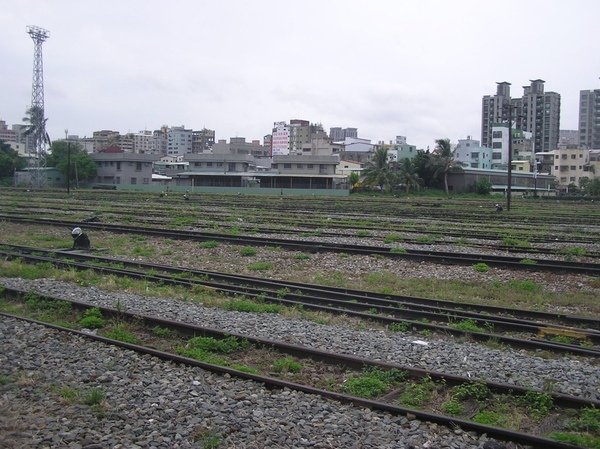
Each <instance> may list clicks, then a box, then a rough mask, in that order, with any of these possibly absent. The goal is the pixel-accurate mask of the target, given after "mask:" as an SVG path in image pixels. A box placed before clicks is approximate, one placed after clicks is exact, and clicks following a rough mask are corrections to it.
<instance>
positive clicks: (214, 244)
mask: <svg viewBox="0 0 600 449" xmlns="http://www.w3.org/2000/svg"><path fill="white" fill-rule="evenodd" d="M199 246H200V248H204V249H211V248H216V247H217V246H219V242H217V241H215V240H207V241H205V242H201V243H200V245H199Z"/></svg>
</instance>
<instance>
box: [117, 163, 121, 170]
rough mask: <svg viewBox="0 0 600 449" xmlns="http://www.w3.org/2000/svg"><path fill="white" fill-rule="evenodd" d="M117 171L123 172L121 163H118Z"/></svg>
mask: <svg viewBox="0 0 600 449" xmlns="http://www.w3.org/2000/svg"><path fill="white" fill-rule="evenodd" d="M117 170H121V162H117Z"/></svg>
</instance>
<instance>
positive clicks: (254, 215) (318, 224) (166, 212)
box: [0, 202, 597, 251]
mask: <svg viewBox="0 0 600 449" xmlns="http://www.w3.org/2000/svg"><path fill="white" fill-rule="evenodd" d="M1 204H2V203H0V205H1ZM4 205H5V206H8V207H11V203H10V202H5V204H4ZM184 206H187V208H188V209H189V207H190V204H189V203H188V204H179V203H177V202H176V203H175V204H172V203H170V204H161V211H160V212H156V211H146V213H145V214H144V216H145V217H153V219H155V220H157V222H160V219H161V218H162V219H167V217H172V216H173V214H179V213H181V208H182V207H184ZM36 207H39V208H41V209H42V210H51V211H55V212H58V213H61V214H65V213H69V214H71V213H86V214H96V213H97V212H98V208H95V207H93V206H90V205H87V206H86V207H85V208H83V207H80V206H79V207H75V206H73V205H71V206H67V207H66V208H65V205H64V204H60V205H59V204H57V205H53V204H48V203H45V204H35V203H33V204H32V203H27V210H26V212H28V213H31V208H34V209H35V208H36ZM195 207H202V208H203V209H206V207H207V206H206V205H205V204H204V203H202V204H201V206H200V205H196V206H195ZM220 207H223V205H220ZM17 210H21V208H20V207H18V208H17ZM100 210H101V211H102V213H108V214H111V215H116V216H119V215H123V216H126V217H129V215H131V214H133V215H134V216H135V215H136V214H137V211H136V210H134V209H132V206H131V205H128V204H112V205H111V206H110V207H107V206H105V205H103V206H101V209H100ZM243 210H244V216H245V217H246V220H245V221H247V222H249V223H251V224H252V225H254V226H257V225H261V227H262V228H265V226H264V223H273V222H274V221H277V222H278V223H280V224H288V225H291V226H292V227H299V226H300V227H304V228H307V229H312V230H318V229H319V228H322V227H336V228H340V229H347V230H357V231H369V230H371V231H382V230H385V231H388V232H408V233H418V234H423V235H432V236H437V237H438V238H439V237H440V236H441V237H457V238H461V237H465V232H464V230H463V229H462V228H463V227H464V219H465V217H461V218H462V220H463V221H461V222H457V221H456V220H454V219H450V218H448V217H433V218H434V219H435V220H436V221H438V222H439V223H444V227H443V229H441V228H440V229H434V228H432V226H431V222H430V221H429V222H427V223H423V225H422V226H421V225H419V224H410V225H408V224H406V223H403V222H397V221H396V220H397V218H396V217H395V216H393V217H389V218H386V219H384V220H383V221H382V220H381V219H380V220H379V223H377V224H368V223H369V222H372V217H370V216H368V215H361V214H358V213H352V214H350V213H340V212H336V213H332V214H328V215H327V216H325V215H323V216H322V217H319V216H317V217H316V218H315V217H314V213H315V212H314V211H312V210H310V209H307V210H306V211H298V210H294V211H293V212H292V213H288V214H286V216H282V215H281V213H275V211H269V210H268V209H267V210H265V209H258V208H253V207H248V208H245V209H243ZM309 212H310V215H311V216H313V217H312V218H310V219H309V218H307V214H308V213H309ZM5 213H6V214H7V215H13V216H14V215H15V214H20V215H23V212H20V213H17V212H15V211H12V212H11V211H9V210H8V208H6V209H5ZM196 213H199V212H198V211H196ZM193 214H194V213H193V212H192V214H191V216H192V217H193ZM206 217H210V219H215V220H217V221H218V222H219V223H221V225H220V226H222V225H223V224H225V223H226V222H227V221H228V220H231V215H230V214H229V215H228V213H227V212H215V211H206V210H203V211H202V212H201V217H200V218H206ZM406 218H407V217H406V216H404V215H403V216H402V220H403V221H405V220H406ZM418 218H419V219H420V220H423V219H428V218H431V217H427V216H421V217H418ZM496 218H497V216H496V215H490V216H486V217H485V219H483V220H482V219H480V220H473V219H468V221H469V224H470V226H471V227H470V228H469V232H468V237H470V238H478V239H482V240H495V241H502V240H503V239H504V238H506V236H507V234H508V235H513V234H514V235H515V236H516V238H518V235H519V233H520V232H525V233H526V234H527V235H526V239H527V241H528V242H530V243H555V242H556V241H560V242H562V243H572V244H578V243H579V244H582V243H590V242H592V241H597V237H596V233H595V232H593V230H589V231H588V232H587V233H586V234H587V235H575V234H574V232H573V229H572V228H571V227H564V226H561V228H560V229H559V228H557V227H554V228H553V229H552V230H546V231H542V230H540V229H538V230H536V231H535V235H531V226H534V225H535V223H532V222H530V220H529V219H526V220H524V221H523V222H519V221H517V220H514V221H512V222H510V223H508V226H509V227H507V229H506V231H499V230H493V229H490V225H494V223H496V221H497V220H496ZM358 223H360V224H358ZM382 223H383V224H382ZM545 224H546V225H547V224H548V222H546V223H545ZM233 226H236V225H233ZM589 226H592V227H593V226H595V225H594V221H593V219H592V220H591V221H590V222H589ZM456 227H460V228H461V229H459V230H456V229H455V228H456ZM478 227H481V228H482V229H477V228H478ZM275 229H276V230H278V231H279V232H280V233H281V232H285V231H284V230H282V228H275ZM266 231H267V232H268V230H266ZM504 246H505V247H506V248H505V249H506V250H508V251H510V250H515V249H516V250H518V249H523V248H514V247H511V246H509V245H504ZM532 250H533V251H535V249H532Z"/></svg>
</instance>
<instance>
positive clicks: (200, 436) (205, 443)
mask: <svg viewBox="0 0 600 449" xmlns="http://www.w3.org/2000/svg"><path fill="white" fill-rule="evenodd" d="M193 440H194V442H196V443H200V447H201V448H202V449H217V448H218V447H219V446H220V445H221V437H220V436H219V435H218V434H217V433H215V432H213V431H210V430H202V431H200V432H197V433H196V434H195V435H194V436H193Z"/></svg>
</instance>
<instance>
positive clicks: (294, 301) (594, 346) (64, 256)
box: [0, 245, 600, 357]
mask: <svg viewBox="0 0 600 449" xmlns="http://www.w3.org/2000/svg"><path fill="white" fill-rule="evenodd" d="M0 254H3V255H4V257H6V258H12V259H22V260H27V261H30V262H33V263H51V264H53V265H55V266H58V267H64V268H76V269H81V270H86V269H94V270H96V271H98V272H102V273H107V274H114V275H118V276H127V277H131V278H136V279H145V280H149V281H152V282H156V283H163V284H170V285H184V286H190V287H191V286H193V285H202V286H205V287H208V288H211V289H214V290H215V291H218V292H220V293H223V294H226V295H231V296H236V295H244V296H247V297H250V298H254V299H257V300H259V301H261V302H262V301H267V302H273V303H278V304H282V305H286V306H290V307H299V306H301V307H303V308H306V309H312V310H320V311H324V312H328V313H334V314H344V315H348V316H355V317H358V318H361V319H367V320H370V321H375V322H379V323H382V324H383V325H386V326H388V327H391V328H396V329H402V330H409V329H415V330H423V329H427V330H429V331H435V332H438V333H443V334H446V335H454V336H459V337H464V336H468V337H469V338H472V339H474V340H477V341H482V342H486V341H490V340H494V341H498V342H501V343H504V344H507V345H510V346H513V347H518V348H526V349H531V350H547V351H552V352H558V353H572V354H580V355H584V356H592V357H597V356H599V355H600V320H595V319H592V318H585V317H573V316H568V315H564V314H552V313H543V312H536V311H526V310H513V309H506V308H500V307H490V306H484V305H472V304H464V303H453V302H449V301H441V300H431V299H426V298H418V297H408V296H394V295H382V294H376V293H373V292H366V291H358V290H348V289H340V288H333V287H324V286H317V285H307V284H300V283H294V282H287V281H278V280H270V279H261V278H254V277H249V276H239V275H232V274H226V273H217V272H211V271H206V270H192V269H188V268H179V267H173V266H169V265H161V264H154V263H142V262H132V261H127V260H123V259H115V258H109V257H100V256H99V255H94V254H82V253H78V252H72V251H60V250H59V251H57V250H43V249H39V248H29V247H19V246H12V245H1V246H0Z"/></svg>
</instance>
